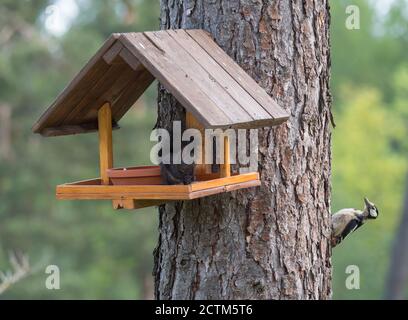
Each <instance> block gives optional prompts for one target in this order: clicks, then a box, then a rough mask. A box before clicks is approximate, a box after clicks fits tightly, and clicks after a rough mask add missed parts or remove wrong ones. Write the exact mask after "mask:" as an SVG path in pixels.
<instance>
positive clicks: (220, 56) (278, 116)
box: [186, 30, 289, 123]
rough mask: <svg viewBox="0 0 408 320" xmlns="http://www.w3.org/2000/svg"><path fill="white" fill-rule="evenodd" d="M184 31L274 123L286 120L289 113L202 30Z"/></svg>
mask: <svg viewBox="0 0 408 320" xmlns="http://www.w3.org/2000/svg"><path fill="white" fill-rule="evenodd" d="M186 32H187V33H188V34H189V35H190V36H191V37H192V38H193V39H194V40H195V41H196V42H197V43H198V44H199V45H200V46H201V47H202V48H203V49H204V50H205V51H207V53H208V54H209V55H211V56H212V57H213V58H214V59H215V60H216V61H217V62H218V63H219V64H220V66H221V67H223V68H224V70H225V71H227V72H228V73H229V74H230V75H231V76H232V77H234V78H235V80H236V81H237V82H238V83H239V84H240V85H241V86H242V87H243V88H244V89H245V90H246V91H247V92H248V93H249V94H250V95H251V96H252V97H253V98H254V99H255V100H256V101H258V103H259V104H260V105H261V106H262V107H263V108H264V109H265V110H266V111H267V112H268V113H269V114H270V115H271V116H272V117H273V118H274V119H275V120H276V123H281V122H283V121H286V120H287V119H288V117H289V114H288V113H287V112H286V111H285V110H283V109H282V108H281V107H280V106H279V105H278V104H277V102H276V101H275V100H274V99H273V98H272V97H270V96H269V95H268V93H267V92H266V91H265V90H264V89H263V88H262V87H261V86H260V85H259V84H258V83H257V82H256V81H255V80H254V79H252V78H251V77H250V76H249V75H248V74H247V73H246V72H245V71H244V70H243V69H242V68H241V67H240V66H239V65H238V64H237V63H236V62H235V61H234V60H233V59H232V58H231V57H229V56H228V55H227V54H226V53H225V52H224V51H223V50H222V49H221V48H220V47H219V46H218V45H217V44H216V43H215V42H214V40H213V39H212V38H211V37H210V36H209V34H208V33H207V32H205V31H203V30H186Z"/></svg>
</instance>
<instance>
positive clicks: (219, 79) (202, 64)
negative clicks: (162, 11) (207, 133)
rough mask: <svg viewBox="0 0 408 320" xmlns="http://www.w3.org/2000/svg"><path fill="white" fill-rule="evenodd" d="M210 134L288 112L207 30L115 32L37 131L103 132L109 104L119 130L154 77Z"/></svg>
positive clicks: (272, 120)
mask: <svg viewBox="0 0 408 320" xmlns="http://www.w3.org/2000/svg"><path fill="white" fill-rule="evenodd" d="M155 78H156V79H158V81H160V83H161V84H162V85H163V86H164V87H165V88H166V89H167V90H168V91H169V92H170V93H171V94H173V95H174V96H175V98H176V99H177V100H178V101H179V102H180V103H181V104H182V105H183V106H184V107H185V108H186V109H187V110H188V111H190V112H191V113H192V114H193V115H194V116H195V117H196V118H197V119H198V120H199V121H200V122H201V124H202V125H203V126H204V127H206V128H256V127H264V126H272V125H276V124H280V123H282V122H283V121H285V120H287V118H288V114H287V113H286V112H285V111H284V110H283V109H282V108H281V107H279V106H278V104H277V103H276V102H275V100H273V99H272V98H271V97H270V96H269V95H268V94H267V93H266V92H265V91H264V90H263V89H262V88H261V87H260V86H259V85H258V84H257V83H256V82H255V81H254V80H253V79H252V78H251V77H250V76H248V75H247V73H246V72H245V71H244V70H243V69H242V68H241V67H239V66H238V64H236V63H235V62H234V61H233V60H232V59H231V58H230V57H229V56H228V55H227V54H226V53H225V52H224V51H223V50H222V49H221V48H220V47H219V46H218V45H217V44H216V43H215V42H214V41H213V39H212V38H211V37H210V36H209V34H208V33H207V32H205V31H203V30H166V31H157V32H143V33H121V34H113V35H111V36H110V37H109V39H108V40H107V41H106V42H105V43H104V44H103V46H102V47H101V48H100V49H99V51H98V52H97V53H96V54H95V55H94V56H93V57H92V58H91V60H90V61H89V62H88V63H87V64H86V65H85V67H84V68H83V69H82V70H81V71H80V72H79V73H78V74H77V75H76V76H75V78H74V79H73V80H72V81H71V83H70V84H69V85H68V86H67V87H66V88H65V89H64V90H63V91H62V92H61V93H60V94H59V96H58V97H57V99H56V100H55V102H54V103H53V104H52V105H51V106H50V107H49V108H48V109H47V111H46V112H45V113H44V114H43V115H42V116H41V118H40V119H39V120H38V122H37V123H36V124H35V125H34V127H33V131H34V132H36V133H40V134H42V135H44V136H57V135H67V134H75V133H84V132H90V131H95V130H97V127H98V121H97V115H98V109H99V108H100V107H101V106H102V105H103V104H104V103H105V102H110V103H111V107H112V117H113V126H114V127H117V123H118V121H119V120H120V119H121V118H122V116H123V115H124V114H125V113H126V112H127V111H128V110H129V108H130V107H131V106H132V105H133V104H134V103H135V102H136V100H137V99H138V98H139V97H140V96H141V95H142V94H143V92H144V91H145V90H146V89H147V88H148V87H149V85H150V84H151V83H152V82H153V80H154V79H155Z"/></svg>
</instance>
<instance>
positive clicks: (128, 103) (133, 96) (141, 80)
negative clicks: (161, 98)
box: [112, 69, 155, 121]
mask: <svg viewBox="0 0 408 320" xmlns="http://www.w3.org/2000/svg"><path fill="white" fill-rule="evenodd" d="M154 80H155V78H154V77H153V75H152V74H151V73H150V72H149V71H148V70H147V69H144V71H142V72H140V73H139V74H138V77H137V78H136V79H135V80H134V81H131V82H130V83H129V84H128V85H127V87H126V88H125V89H124V91H123V92H122V93H121V94H120V96H119V97H118V98H117V99H116V100H115V101H114V102H113V108H112V109H113V110H114V111H113V118H114V119H115V120H116V121H119V119H121V118H122V117H123V116H124V114H125V113H126V112H127V111H128V110H129V109H130V108H131V107H132V106H133V104H134V103H135V102H136V101H137V100H138V99H139V97H140V96H141V95H142V94H143V93H144V92H145V90H146V89H147V88H148V87H149V86H150V85H151V84H152V82H153V81H154Z"/></svg>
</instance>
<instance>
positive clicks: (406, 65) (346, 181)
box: [0, 0, 408, 299]
mask: <svg viewBox="0 0 408 320" xmlns="http://www.w3.org/2000/svg"><path fill="white" fill-rule="evenodd" d="M68 2H72V1H68ZM75 3H76V5H77V8H78V14H77V15H76V16H75V17H74V19H73V21H72V24H71V25H70V28H69V29H68V30H67V32H65V33H63V34H62V35H59V36H55V35H52V34H51V33H50V32H49V30H48V29H47V28H46V27H45V22H46V19H47V16H46V14H47V10H48V9H47V8H50V7H49V5H52V4H53V1H48V0H39V1H14V0H13V1H11V0H0V26H1V29H0V49H1V51H0V52H1V55H0V108H9V109H11V122H12V128H11V141H3V144H1V138H2V137H0V270H5V269H7V268H9V265H8V258H7V252H8V250H12V249H15V250H22V251H23V252H25V253H27V254H28V255H29V256H30V260H31V264H32V265H33V266H34V267H35V268H36V269H37V272H36V273H34V275H32V276H30V277H28V278H27V279H25V280H23V281H21V282H20V283H18V284H16V285H15V286H13V287H12V288H11V289H10V290H8V291H7V292H6V293H5V294H4V295H3V296H1V297H2V298H6V299H9V298H35V299H43V298H47V299H67V298H78V299H86V298H88V299H102V298H103V299H107V298H113V299H140V298H146V297H152V277H151V270H152V263H153V257H152V250H153V248H154V246H155V242H156V240H157V232H156V228H157V213H156V211H155V209H144V210H140V211H135V212H126V211H123V212H114V211H113V210H112V208H111V203H110V202H109V201H106V202H103V201H102V202H101V201H84V202H81V201H72V202H71V201H67V202H64V201H61V202H57V201H56V200H55V197H54V192H53V190H54V187H55V185H57V184H60V183H63V182H68V181H75V180H81V179H84V178H92V177H95V176H97V175H98V150H97V137H96V136H95V135H81V136H73V137H64V138H59V139H52V138H50V139H43V138H41V137H39V136H36V135H33V134H32V133H31V126H32V124H33V123H34V122H35V121H36V119H37V118H38V116H39V115H40V114H41V113H42V112H43V110H44V108H45V106H47V105H49V104H50V103H52V99H53V98H54V97H55V96H56V95H57V94H58V93H59V92H60V90H61V88H63V87H64V86H65V85H66V83H67V82H68V81H69V80H70V79H71V78H72V77H73V75H75V74H76V73H77V72H78V70H79V69H80V68H81V67H82V66H83V65H84V63H85V62H86V61H87V59H89V57H90V56H91V55H92V54H93V53H94V52H95V51H96V50H97V48H99V46H100V44H101V43H102V42H103V41H104V40H105V39H106V38H107V37H108V35H109V34H110V33H112V32H126V31H142V30H154V29H157V28H158V17H159V1H151V0H150V1H149V0H115V1H96V0H76V1H75ZM349 4H354V3H353V1H351V0H350V1H345V0H336V1H331V6H332V61H333V67H332V91H333V97H334V111H335V120H336V123H337V128H336V129H334V131H333V200H332V211H333V212H335V211H337V210H338V209H340V208H344V207H358V208H361V207H362V206H363V201H362V200H363V196H367V197H369V198H370V199H371V200H372V201H374V202H376V203H377V205H378V207H379V208H380V218H379V219H378V220H376V221H373V222H372V223H369V225H367V226H364V228H362V229H361V231H360V230H359V232H358V234H354V235H351V236H350V238H348V239H347V241H345V242H344V243H343V244H342V245H341V246H339V247H337V248H336V249H335V250H334V252H333V262H334V283H333V285H334V298H335V299H359V298H381V297H382V295H383V289H384V283H385V279H386V273H387V268H388V265H389V258H390V248H391V245H392V241H393V238H394V235H395V228H396V227H397V225H398V220H399V217H400V211H401V203H402V194H403V185H404V181H403V179H404V176H405V171H406V167H407V148H408V141H407V139H406V137H407V127H408V125H407V123H408V108H407V106H406V104H407V101H408V61H407V59H406V58H407V53H406V52H407V50H408V7H407V6H408V5H407V2H406V1H404V0H395V1H394V2H393V6H392V8H391V10H390V12H389V13H388V14H384V12H381V10H375V9H374V1H369V0H359V1H358V6H359V7H360V12H361V19H362V22H361V29H360V30H347V29H346V27H345V20H346V18H347V15H346V13H345V8H346V6H347V5H349ZM155 93H156V88H155V86H154V85H153V86H152V87H151V88H150V89H149V92H148V93H147V94H146V95H145V96H144V97H143V98H142V99H141V100H140V101H139V102H138V103H137V104H136V106H135V107H134V108H133V109H132V110H131V111H130V112H129V113H128V115H127V116H126V117H125V118H124V119H123V120H122V121H121V126H122V129H121V130H118V131H116V132H115V133H114V148H115V150H114V151H115V165H116V166H129V165H134V164H148V163H149V152H148V151H149V148H150V142H149V135H150V131H151V129H152V128H153V126H154V122H155ZM0 121H1V119H0ZM0 125H1V123H0ZM3 140H4V139H3ZM7 143H9V144H10V150H9V151H7V153H6V152H4V150H6V149H4V148H5V147H4V144H7ZM1 148H3V152H2V149H1ZM68 164H69V165H68ZM48 264H56V265H58V266H59V267H60V269H61V290H59V291H50V290H47V289H46V288H45V285H44V282H45V279H46V276H47V275H45V273H44V269H45V266H46V265H48ZM348 265H358V266H359V267H360V271H361V289H360V290H347V289H346V287H345V284H344V283H345V279H346V277H347V275H346V273H345V269H346V267H347V266H348Z"/></svg>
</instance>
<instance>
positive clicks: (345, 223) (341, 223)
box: [331, 198, 379, 247]
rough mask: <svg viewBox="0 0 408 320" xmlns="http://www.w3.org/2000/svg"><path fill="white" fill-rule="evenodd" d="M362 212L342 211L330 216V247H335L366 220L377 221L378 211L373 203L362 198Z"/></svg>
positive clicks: (354, 210)
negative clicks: (363, 205)
mask: <svg viewBox="0 0 408 320" xmlns="http://www.w3.org/2000/svg"><path fill="white" fill-rule="evenodd" d="M364 204H365V207H364V210H363V211H361V210H356V209H352V208H350V209H342V210H340V211H338V212H336V213H335V214H333V216H332V234H331V245H332V247H335V246H337V245H338V244H339V243H340V242H341V241H343V239H344V238H345V237H346V236H347V235H349V234H350V233H352V232H353V231H355V230H356V229H358V228H360V227H361V226H362V225H363V224H364V223H365V222H366V221H367V220H369V219H377V217H378V214H379V211H378V209H377V207H376V206H375V204H374V203H372V202H370V201H369V200H368V199H367V198H364Z"/></svg>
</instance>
